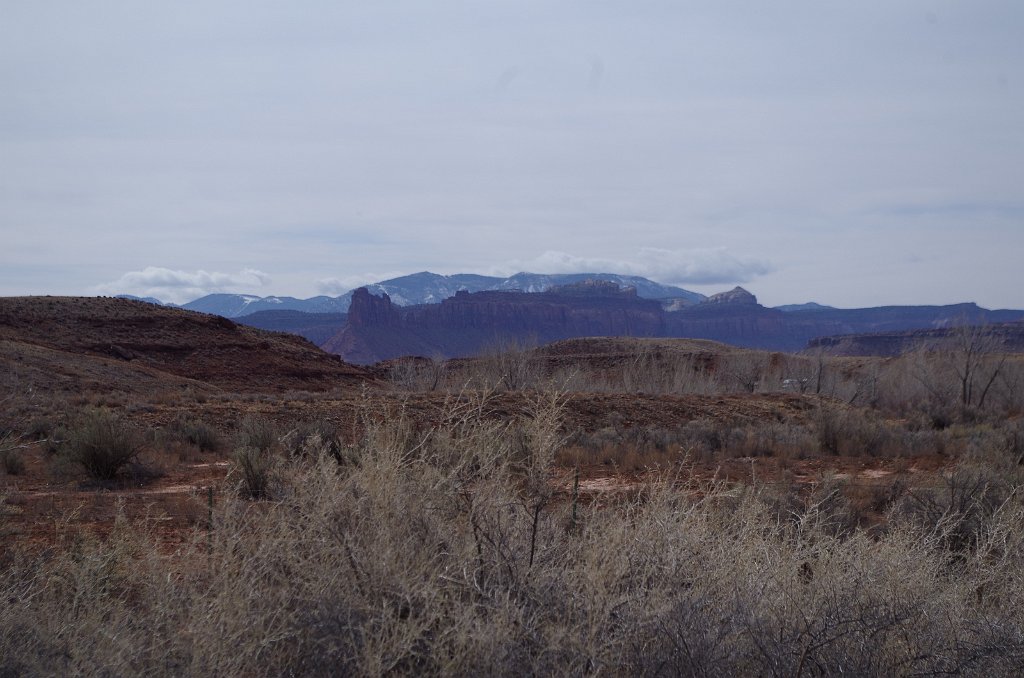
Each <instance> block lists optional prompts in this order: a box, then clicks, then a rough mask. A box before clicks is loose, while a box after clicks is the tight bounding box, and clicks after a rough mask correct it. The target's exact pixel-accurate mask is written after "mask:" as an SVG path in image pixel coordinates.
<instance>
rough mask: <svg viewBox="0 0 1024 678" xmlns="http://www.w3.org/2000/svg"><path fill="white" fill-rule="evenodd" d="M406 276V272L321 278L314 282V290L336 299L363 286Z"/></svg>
mask: <svg viewBox="0 0 1024 678" xmlns="http://www.w3.org/2000/svg"><path fill="white" fill-rule="evenodd" d="M408 274H409V272H408V271H390V272H387V273H358V274H355V275H346V276H344V277H341V278H323V279H321V280H317V281H316V289H317V292H319V293H320V294H327V295H330V296H334V297H337V296H341V295H342V294H344V293H345V292H348V291H349V290H354V289H356V288H357V287H362V286H363V285H369V284H370V283H376V282H380V281H382V280H391V279H392V278H398V277H400V276H403V275H408Z"/></svg>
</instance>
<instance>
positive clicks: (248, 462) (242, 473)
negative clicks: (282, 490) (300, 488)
mask: <svg viewBox="0 0 1024 678" xmlns="http://www.w3.org/2000/svg"><path fill="white" fill-rule="evenodd" d="M232 459H233V461H234V470H235V471H237V475H238V479H237V486H238V493H239V494H240V495H241V496H242V497H244V498H246V499H267V498H269V497H270V496H271V489H272V485H273V483H274V481H275V473H274V471H275V467H276V464H275V457H274V455H273V453H272V452H271V451H270V450H269V449H260V448H257V447H240V448H238V449H237V450H235V453H234V455H233V457H232Z"/></svg>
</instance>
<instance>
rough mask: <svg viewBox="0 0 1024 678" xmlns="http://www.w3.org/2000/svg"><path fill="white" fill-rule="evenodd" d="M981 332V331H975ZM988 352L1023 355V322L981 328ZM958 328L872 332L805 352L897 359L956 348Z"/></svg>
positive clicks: (820, 341)
mask: <svg viewBox="0 0 1024 678" xmlns="http://www.w3.org/2000/svg"><path fill="white" fill-rule="evenodd" d="M976 331H982V330H976ZM983 331H984V333H985V334H986V335H987V337H988V339H989V340H990V341H991V348H992V349H994V350H998V351H1000V352H1005V353H1024V322H1016V323H1001V324H995V325H990V326H987V327H985V328H984V330H983ZM959 337H960V328H949V327H946V328H938V329H928V330H912V331H907V332H874V333H869V334H846V335H838V336H832V337H818V338H816V339H812V340H811V341H810V342H809V344H808V350H811V351H815V350H819V349H820V350H823V351H824V352H825V353H826V354H828V355H833V356H882V357H892V356H898V355H900V354H902V353H906V352H908V351H913V350H915V349H918V348H924V349H929V350H931V349H944V348H956V345H957V344H958V342H959Z"/></svg>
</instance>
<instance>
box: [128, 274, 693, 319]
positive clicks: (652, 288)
mask: <svg viewBox="0 0 1024 678" xmlns="http://www.w3.org/2000/svg"><path fill="white" fill-rule="evenodd" d="M584 280H604V281H608V282H613V283H615V284H617V285H618V286H619V287H634V288H636V291H637V294H638V295H639V296H640V297H643V298H646V299H673V300H676V301H677V302H678V303H680V304H692V303H697V302H700V301H703V300H704V298H705V297H704V295H703V294H699V293H697V292H691V291H690V290H685V289H683V288H681V287H675V286H672V285H662V284H661V283H656V282H654V281H652V280H648V279H647V278H643V277H640V276H635V275H620V274H617V273H555V274H545V273H525V272H524V273H516V274H515V275H513V276H509V277H507V278H501V277H496V276H486V275H476V274H472V273H457V274H454V275H440V274H437V273H430V272H429V271H423V272H421V273H414V274H412V275H406V276H401V277H399V278H392V279H390V280H383V281H381V282H377V283H371V284H368V285H366V286H365V287H366V288H367V289H368V290H369V291H370V292H372V293H373V294H376V295H378V296H380V295H383V294H387V295H388V297H390V299H391V301H392V303H394V304H397V305H398V306H413V305H416V304H436V303H440V302H441V301H443V300H445V299H447V298H449V297H452V296H455V293H456V292H483V291H488V290H505V291H520V292H543V291H545V290H547V289H549V288H551V287H552V286H555V285H568V284H572V283H577V282H581V281H584ZM353 292H354V290H350V291H348V292H346V293H345V294H342V295H340V296H337V297H330V296H325V295H321V296H316V297H311V298H309V299H297V298H295V297H280V296H268V297H259V296H255V295H251V294H208V295H206V296H204V297H200V298H199V299H195V300H193V301H190V302H188V303H186V304H182V306H181V307H182V308H185V309H188V310H190V311H200V312H202V313H213V314H215V315H221V316H224V317H225V318H238V317H241V316H245V315H249V314H252V313H258V312H260V311H302V312H305V313H345V312H347V311H348V307H349V304H350V303H351V302H352V293H353ZM124 296H126V297H129V295H124ZM129 298H138V297H129ZM142 301H149V302H151V303H160V304H163V303H164V302H162V301H160V300H157V299H153V298H151V297H149V298H144V299H142Z"/></svg>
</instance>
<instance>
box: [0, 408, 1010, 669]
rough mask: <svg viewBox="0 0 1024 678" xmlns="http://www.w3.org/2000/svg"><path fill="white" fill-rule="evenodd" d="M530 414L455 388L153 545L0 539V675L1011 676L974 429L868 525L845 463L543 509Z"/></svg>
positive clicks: (119, 531) (993, 535)
mask: <svg viewBox="0 0 1024 678" xmlns="http://www.w3.org/2000/svg"><path fill="white" fill-rule="evenodd" d="M531 407H532V409H531V410H530V413H529V417H528V418H527V419H525V420H523V421H522V422H520V423H519V424H518V425H516V426H512V425H510V424H507V423H504V424H503V423H501V422H497V421H494V420H489V419H486V418H483V417H481V416H479V414H480V412H481V411H482V410H483V409H484V403H482V402H472V401H467V400H453V401H452V404H451V406H450V408H449V410H448V411H447V414H446V417H445V423H444V424H443V425H442V426H440V427H438V428H436V429H434V430H433V431H430V432H427V433H422V432H420V433H418V432H416V431H415V430H414V429H413V428H411V427H410V426H409V425H408V421H406V420H404V418H403V415H402V413H401V412H389V413H384V415H383V416H379V417H374V418H371V417H368V422H370V424H371V425H368V426H367V427H366V435H365V436H364V438H363V439H361V440H360V441H358V442H357V444H356V445H354V446H352V447H351V448H350V449H348V452H347V455H348V456H347V457H346V461H345V463H343V464H339V463H338V461H337V460H336V459H335V458H334V457H332V456H331V455H329V454H319V455H309V454H307V455H304V456H303V455H300V456H296V457H293V458H292V460H291V461H290V462H288V465H287V466H285V467H282V469H281V476H280V488H279V492H278V493H277V494H276V495H275V496H276V497H277V498H276V500H275V501H274V502H262V503H260V504H258V505H254V504H252V503H250V502H248V501H246V500H242V499H238V498H235V497H233V496H231V495H224V499H223V500H221V501H220V502H219V503H218V505H217V506H216V507H215V510H214V513H213V522H212V525H211V526H209V529H208V530H207V529H201V530H200V531H198V532H197V533H196V535H195V539H194V541H193V542H192V543H191V544H190V545H187V546H185V547H184V548H182V549H181V550H180V551H179V552H178V553H175V554H174V555H172V556H166V555H161V554H160V552H159V550H158V549H157V548H156V547H155V546H154V544H153V541H152V539H151V537H150V536H149V534H148V533H147V524H145V523H143V524H138V525H131V524H129V523H128V522H127V521H123V520H122V521H121V522H120V523H119V524H118V525H117V526H116V528H115V531H114V533H113V534H112V535H111V536H110V537H109V538H108V539H107V540H105V541H102V542H101V541H94V540H91V539H88V538H82V537H79V536H76V535H74V534H68V535H66V539H65V542H64V543H62V544H61V545H60V548H57V549H53V550H50V551H47V552H45V553H42V554H37V555H35V556H30V555H27V554H21V555H17V556H10V557H9V558H8V560H7V562H6V563H5V564H4V565H3V567H2V569H0V596H2V599H3V600H4V601H5V605H4V606H2V607H0V674H4V675H55V674H62V675H67V674H108V675H118V674H137V673H147V674H155V675H273V676H277V675H328V674H329V675H337V674H339V673H342V674H358V675H382V674H385V673H387V674H417V675H422V674H428V675H453V674H454V675H524V674H531V675H533V674H544V675H565V674H580V675H591V674H639V675H663V674H683V675H787V676H798V675H832V674H839V673H843V674H852V675H911V674H939V673H952V674H970V675H977V674H988V675H1014V674H1016V673H1017V671H1018V670H1019V668H1020V666H1021V665H1022V662H1024V612H1022V608H1021V606H1020V605H1019V604H1017V603H1018V602H1019V600H1021V598H1022V596H1024V579H1022V578H1021V575H1020V573H1021V572H1022V571H1024V567H1022V566H1024V528H1022V525H1024V502H1022V500H1021V495H1020V492H1019V491H1018V488H1019V487H1020V482H1021V477H1020V475H1021V474H1020V473H1019V472H1018V473H1016V474H1015V473H1010V472H1009V471H1010V466H1009V465H1008V462H1007V461H1006V458H1005V457H1006V454H1007V452H1006V449H1003V448H1000V449H995V448H990V447H989V446H988V444H987V443H986V444H985V445H983V446H982V447H979V449H978V450H976V452H975V456H974V457H973V458H972V460H971V464H972V465H970V466H967V467H964V469H963V470H962V471H960V472H959V473H960V474H961V475H959V476H956V477H955V478H951V479H950V481H949V483H950V485H949V487H946V488H943V487H938V488H936V491H935V493H933V494H928V495H925V494H920V493H918V494H915V495H914V496H913V497H911V496H909V495H907V496H905V497H904V498H903V499H902V500H900V501H898V502H895V503H894V502H893V501H890V500H888V499H884V498H880V499H879V501H880V502H881V503H882V504H883V507H884V506H885V505H893V506H894V508H892V509H891V513H890V519H889V521H888V524H887V527H886V529H885V530H884V531H881V532H879V531H873V532H870V533H869V532H866V531H864V530H861V529H859V528H858V527H857V526H856V524H857V521H856V519H855V512H856V507H852V506H851V505H850V504H849V501H848V500H847V498H846V497H845V495H844V494H843V492H841V489H842V488H841V487H840V481H828V482H823V483H821V484H819V485H818V486H817V487H816V488H815V490H814V491H813V492H812V493H810V494H809V495H804V494H800V493H797V492H794V490H793V489H792V488H791V487H789V486H787V485H786V484H785V483H781V484H779V483H776V484H772V485H764V486H755V487H745V486H731V487H727V486H723V485H714V484H713V485H704V484H697V485H694V484H690V483H688V482H686V481H685V480H684V478H685V474H683V475H679V474H676V475H666V476H663V477H661V478H660V479H656V480H652V481H651V482H650V483H648V484H647V485H646V486H645V487H644V488H643V490H642V491H640V492H638V493H634V494H633V495H630V496H629V497H625V498H622V499H620V500H617V501H616V502H613V503H612V504H607V503H596V502H594V503H590V504H585V505H580V506H576V505H571V504H570V503H568V502H565V501H556V496H555V495H554V494H553V490H552V486H551V485H550V483H549V482H548V478H549V467H550V464H551V463H552V461H553V459H554V457H555V456H556V455H557V454H558V452H559V449H560V445H561V434H560V433H559V430H560V427H559V418H560V407H561V401H560V400H559V398H558V397H557V396H544V395H543V394H540V395H538V396H536V397H535V398H534V400H533V401H532V406H531ZM254 428H258V427H256V426H255V424H252V425H249V426H248V427H247V430H248V431H249V433H248V434H246V435H247V437H246V442H248V443H252V444H253V445H255V444H258V442H259V439H260V438H261V436H262V433H253V429H254ZM991 440H995V438H994V437H993V438H992V439H991ZM994 464H1004V465H1003V466H1000V467H999V468H998V469H995V471H993V470H991V469H993V468H994V466H993V465H994ZM986 468H988V469H990V470H989V471H987V472H986V471H985V469H986ZM950 488H955V489H950ZM915 502H916V503H915ZM897 505H898V506H897ZM573 514H574V515H575V519H573V518H572V517H571V516H572V515H573Z"/></svg>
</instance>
